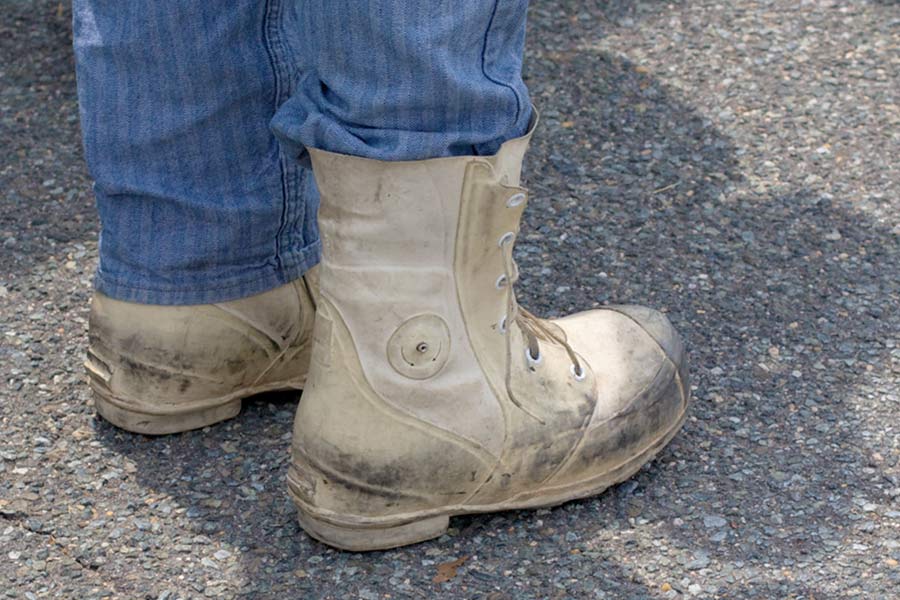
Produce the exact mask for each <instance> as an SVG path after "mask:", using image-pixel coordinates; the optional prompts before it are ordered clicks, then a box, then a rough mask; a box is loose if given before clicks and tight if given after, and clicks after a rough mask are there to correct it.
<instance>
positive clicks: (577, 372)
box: [569, 364, 587, 381]
mask: <svg viewBox="0 0 900 600" xmlns="http://www.w3.org/2000/svg"><path fill="white" fill-rule="evenodd" d="M569 371H571V373H572V377H574V378H575V381H584V378H585V377H587V371H586V370H585V368H584V367H582V366H581V365H578V368H577V369H576V368H575V365H574V364H573V365H572V366H571V367H569Z"/></svg>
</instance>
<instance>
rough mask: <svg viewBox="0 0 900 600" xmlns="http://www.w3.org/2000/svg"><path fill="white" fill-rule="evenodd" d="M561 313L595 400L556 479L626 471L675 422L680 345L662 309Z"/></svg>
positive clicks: (682, 393)
mask: <svg viewBox="0 0 900 600" xmlns="http://www.w3.org/2000/svg"><path fill="white" fill-rule="evenodd" d="M575 317H578V318H576V319H572V320H571V321H568V320H567V319H561V320H560V321H557V323H558V324H559V325H560V326H561V327H563V329H564V330H565V331H566V334H567V337H568V338H569V342H570V343H571V344H572V346H573V348H574V349H575V351H576V352H578V353H579V354H580V355H581V356H582V357H583V358H584V359H585V360H586V361H587V363H588V364H589V365H590V366H591V369H592V371H593V372H594V374H595V378H596V394H597V404H596V407H595V411H594V415H593V418H592V419H591V421H590V423H589V424H588V425H587V427H586V429H585V431H584V435H583V437H582V439H581V442H580V444H579V447H578V448H577V450H576V452H575V453H574V454H573V456H572V460H570V461H569V464H568V465H567V468H566V469H564V471H563V472H561V473H559V475H558V477H556V478H555V480H556V481H555V483H560V482H561V481H570V482H571V481H573V480H587V479H592V478H597V477H605V476H607V475H608V476H609V477H614V478H615V480H619V477H618V475H616V474H617V473H618V474H623V477H622V478H624V477H627V475H630V473H631V472H633V470H636V468H637V467H639V466H640V464H643V463H644V462H646V461H647V460H649V459H650V458H651V457H652V456H653V454H655V452H656V451H658V450H659V449H660V448H661V447H662V446H663V445H664V444H665V442H667V441H668V439H670V438H671V435H672V434H673V433H674V431H675V430H677V428H678V425H679V423H680V422H681V419H682V417H683V415H684V412H685V409H686V406H687V402H688V393H689V391H688V390H689V387H688V383H687V361H686V357H685V350H684V345H683V343H682V341H681V338H680V336H679V335H678V333H677V332H676V330H675V328H674V327H673V326H672V324H671V323H670V322H669V320H668V319H667V318H666V316H665V315H663V314H662V313H660V312H658V311H655V310H653V309H650V308H645V307H642V306H610V307H607V308H604V309H599V310H595V311H589V312H587V313H582V315H576V316H575Z"/></svg>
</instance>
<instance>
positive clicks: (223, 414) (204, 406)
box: [91, 377, 306, 435]
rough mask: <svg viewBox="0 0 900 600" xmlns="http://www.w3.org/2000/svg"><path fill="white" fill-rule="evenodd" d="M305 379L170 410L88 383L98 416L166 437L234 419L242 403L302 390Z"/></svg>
mask: <svg viewBox="0 0 900 600" xmlns="http://www.w3.org/2000/svg"><path fill="white" fill-rule="evenodd" d="M305 383H306V378H305V377H304V378H302V379H298V380H294V381H283V382H278V383H273V384H268V385H261V386H254V387H251V388H248V389H244V390H240V391H238V392H235V393H234V394H230V395H228V396H224V397H222V398H212V399H206V400H198V401H194V402H191V403H189V404H185V405H180V406H178V407H173V408H172V409H170V410H166V409H162V408H158V407H156V406H152V405H147V404H146V403H145V402H140V403H137V402H135V401H133V400H124V399H121V398H116V397H115V396H113V395H111V394H109V393H108V392H107V391H105V390H103V389H101V388H100V386H98V385H96V384H95V383H94V382H93V381H91V389H92V390H93V392H94V406H95V408H96V410H97V413H98V414H99V415H100V416H101V417H103V418H104V419H105V420H107V421H109V422H110V423H112V424H113V425H115V426H116V427H118V428H120V429H124V430H126V431H131V432H132V433H141V434H143V435H166V434H170V433H181V432H184V431H190V430H192V429H201V428H203V427H207V426H209V425H213V424H215V423H218V422H220V421H225V420H227V419H231V418H234V417H236V416H237V415H238V414H239V413H240V412H241V401H242V400H243V399H245V398H249V397H250V396H255V395H257V394H263V393H265V392H277V391H288V390H296V391H299V390H301V389H303V386H304V384H305Z"/></svg>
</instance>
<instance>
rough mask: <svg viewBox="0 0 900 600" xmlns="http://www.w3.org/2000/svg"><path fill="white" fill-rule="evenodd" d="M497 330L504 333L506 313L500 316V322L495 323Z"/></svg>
mask: <svg viewBox="0 0 900 600" xmlns="http://www.w3.org/2000/svg"><path fill="white" fill-rule="evenodd" d="M497 331H499V332H500V333H501V334H504V335H505V334H506V315H503V316H502V317H500V322H499V323H498V324H497Z"/></svg>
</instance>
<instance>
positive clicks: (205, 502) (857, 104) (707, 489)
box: [0, 0, 900, 600]
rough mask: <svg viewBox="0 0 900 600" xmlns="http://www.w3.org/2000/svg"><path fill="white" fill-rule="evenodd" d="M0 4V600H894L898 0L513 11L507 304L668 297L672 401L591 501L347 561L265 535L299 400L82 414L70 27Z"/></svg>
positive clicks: (899, 356)
mask: <svg viewBox="0 0 900 600" xmlns="http://www.w3.org/2000/svg"><path fill="white" fill-rule="evenodd" d="M0 8H2V11H0V56H2V57H3V59H2V61H0V144H2V147H3V148H6V150H5V151H3V154H4V160H3V162H2V164H0V190H2V196H0V202H2V211H0V244H2V247H0V311H2V312H0V314H2V324H0V325H2V327H0V335H2V342H0V375H2V381H3V383H2V384H0V595H3V594H5V596H6V597H11V598H41V597H61V598H78V599H86V598H99V597H109V598H113V597H115V598H150V599H155V598H159V599H166V598H168V599H169V600H174V599H176V598H194V597H214V598H219V597H221V598H238V597H239V598H341V599H344V598H361V599H364V600H374V599H378V598H454V599H455V598H485V599H491V600H500V599H513V598H515V599H519V598H559V599H562V598H607V599H620V598H681V597H686V598H687V597H696V598H729V599H735V598H763V599H770V598H772V599H774V598H778V599H781V598H803V599H829V600H830V599H834V598H866V599H882V598H898V597H900V592H898V589H900V567H898V561H900V421H898V419H897V416H896V415H897V414H898V412H900V396H898V393H900V392H898V387H900V384H898V380H900V345H898V332H900V310H898V309H900V282H898V281H900V266H898V265H900V240H898V237H900V225H898V223H900V197H898V191H897V190H898V185H900V166H898V162H897V156H898V155H900V5H898V3H897V2H894V1H890V0H881V1H875V0H869V1H866V0H730V1H729V2H721V1H720V0H716V1H713V0H694V1H692V2H680V1H677V0H670V1H668V2H656V1H643V2H635V1H631V2H626V1H624V0H620V1H612V2H600V1H597V0H563V1H559V2H550V1H549V0H545V1H536V2H535V3H534V5H533V7H532V12H531V25H530V33H529V35H530V38H529V51H528V58H527V75H528V81H529V84H530V85H531V88H532V90H533V94H534V100H535V102H536V103H537V104H538V106H539V107H541V108H542V110H543V116H544V126H543V127H542V128H541V130H540V131H539V132H538V136H537V138H538V139H537V140H536V143H535V145H534V151H533V152H532V154H531V157H530V159H529V163H528V168H529V175H528V184H529V185H530V186H531V188H532V189H533V191H534V192H535V193H534V199H533V202H532V204H531V207H530V210H529V211H528V214H527V219H526V220H527V223H526V224H525V231H524V235H523V236H522V238H521V243H520V245H519V248H518V257H519V261H520V266H521V267H522V271H523V280H522V285H521V296H522V300H523V303H524V304H525V305H526V306H529V307H530V308H531V309H533V310H535V311H537V312H543V313H544V314H551V315H555V314H561V313H563V312H566V311H570V310H573V309H577V308H585V307H589V306H593V305H596V304H601V303H605V302H609V301H619V302H641V303H647V304H651V305H654V306H658V307H667V310H668V311H669V314H670V316H671V318H672V320H673V321H674V322H675V323H676V325H677V326H678V327H679V329H680V330H681V331H682V332H683V333H684V335H685V337H686V340H687V342H688V343H689V347H690V348H691V351H692V362H693V366H694V369H693V371H694V384H695V398H696V402H695V404H694V407H693V411H692V415H691V417H690V418H689V419H688V421H687V423H686V424H685V427H684V430H683V432H682V433H681V434H680V435H679V436H678V437H677V438H676V439H675V441H674V442H673V443H672V444H671V446H669V447H668V448H667V449H666V450H665V451H664V452H663V453H662V454H661V455H660V456H659V457H658V459H657V460H656V461H655V462H653V463H652V464H651V465H648V466H647V467H646V468H644V469H643V470H642V471H641V472H640V473H639V474H638V475H637V476H636V477H635V478H634V479H633V480H631V481H629V482H626V483H624V484H622V485H620V486H618V487H617V488H615V489H612V490H610V491H608V492H607V493H605V494H604V495H602V496H601V497H599V498H596V499H592V500H588V501H582V502H574V503H570V504H567V505H565V506H563V507H560V508H558V509H555V510H541V511H537V512H513V513H505V514H499V515H488V516H481V517H471V518H458V519H455V520H454V521H453V522H452V525H453V528H452V529H451V531H450V533H449V534H448V535H446V536H444V537H442V538H440V539H438V540H435V541H433V542H429V543H425V544H420V545H418V546H414V547H409V548H403V549H400V550H396V551H391V552H383V553H376V554H367V555H362V554H349V553H343V552H337V551H333V550H331V549H329V548H327V547H325V546H323V545H321V544H318V543H316V542H313V541H311V540H310V539H309V538H308V537H306V536H305V535H304V534H303V533H302V531H301V530H300V529H299V527H298V526H297V524H296V522H295V520H294V510H293V508H292V506H291V505H290V502H289V500H288V498H287V496H286V493H285V485H284V476H285V469H286V462H287V458H288V455H287V447H288V441H289V438H290V431H291V419H292V414H293V409H294V406H295V403H296V398H293V397H290V396H287V397H278V396H269V397H265V398H261V399H259V400H257V401H253V402H248V403H246V407H245V411H244V413H243V414H242V415H241V417H240V418H238V419H236V420H233V421H231V422H228V423H224V424H221V425H219V426H216V427H213V428H210V429H208V430H204V431H198V432H192V433H188V434H184V435H177V436H169V437H165V438H158V439H151V438H146V437H142V436H137V435H131V434H127V433H123V432H120V431H117V430H116V429H114V428H112V427H111V426H109V425H108V424H106V423H104V422H102V421H100V420H98V419H96V418H95V417H94V414H93V410H92V407H91V402H90V398H89V395H88V394H87V392H86V389H85V386H84V384H83V382H82V374H81V361H82V355H83V353H84V339H85V328H86V317H87V311H88V298H89V279H90V275H91V272H92V270H93V268H94V265H95V257H96V222H95V217H94V214H93V212H92V210H93V209H92V205H91V196H90V191H89V181H88V179H87V176H86V174H85V171H84V166H83V163H82V160H81V156H80V146H79V140H78V132H77V111H76V104H75V102H76V98H75V91H74V80H73V76H72V57H71V52H70V50H69V44H70V37H69V36H70V33H69V20H70V15H69V13H68V9H67V8H66V7H65V6H63V5H58V4H57V3H56V2H48V1H46V0H42V1H38V0H35V1H33V2H18V1H13V0H0ZM454 561H455V562H454ZM448 563H450V565H449V566H448ZM454 567H457V568H455V570H454ZM439 575H440V576H439ZM436 577H437V578H438V580H437V581H435V578H436ZM441 579H446V581H443V582H442V581H440V580H441Z"/></svg>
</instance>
